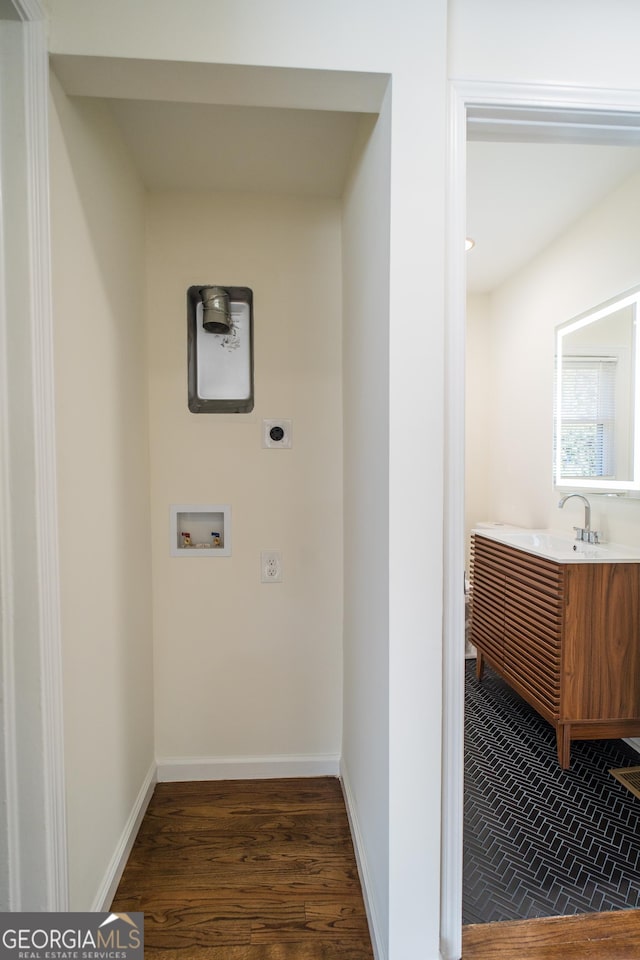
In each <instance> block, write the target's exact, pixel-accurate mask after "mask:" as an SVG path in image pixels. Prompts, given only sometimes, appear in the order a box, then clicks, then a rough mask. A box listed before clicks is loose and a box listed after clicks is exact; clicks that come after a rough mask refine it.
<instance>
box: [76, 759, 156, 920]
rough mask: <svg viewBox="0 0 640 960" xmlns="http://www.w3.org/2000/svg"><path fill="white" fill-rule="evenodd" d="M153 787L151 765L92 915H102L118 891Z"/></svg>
mask: <svg viewBox="0 0 640 960" xmlns="http://www.w3.org/2000/svg"><path fill="white" fill-rule="evenodd" d="M155 785H156V765H155V763H153V764H152V765H151V767H150V768H149V772H148V773H147V775H146V777H145V778H144V782H143V784H142V786H141V787H140V792H139V793H138V796H137V797H136V800H135V803H134V805H133V809H132V810H131V813H130V815H129V819H128V820H127V822H126V824H125V828H124V830H123V831H122V836H121V837H120V841H119V843H118V846H117V847H116V850H115V853H114V854H113V857H112V858H111V862H110V864H109V866H108V867H107V871H106V873H105V875H104V879H103V881H102V883H101V884H100V889H99V890H98V892H97V894H96V896H95V899H94V901H93V906H92V907H91V911H92V912H93V913H103V912H104V911H106V910H108V909H109V908H110V906H111V901H112V900H113V898H114V896H115V892H116V890H117V889H118V884H119V883H120V878H121V876H122V873H123V870H124V868H125V867H126V865H127V860H128V858H129V854H130V853H131V848H132V847H133V843H134V840H135V839H136V835H137V833H138V830H139V829H140V824H141V823H142V818H143V817H144V815H145V812H146V809H147V807H148V806H149V801H150V800H151V795H152V794H153V788H154V787H155Z"/></svg>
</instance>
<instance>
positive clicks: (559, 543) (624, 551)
mask: <svg viewBox="0 0 640 960" xmlns="http://www.w3.org/2000/svg"><path fill="white" fill-rule="evenodd" d="M472 533H474V534H476V535H477V536H480V537H488V538H489V539H490V540H498V541H499V542H500V543H506V544H509V545H510V546H512V547H516V548H517V549H519V550H524V551H525V552H526V553H534V554H535V555H536V556H538V557H546V559H547V560H555V561H556V562H557V563H640V548H638V547H629V546H625V545H624V544H620V543H584V542H583V541H581V540H574V539H572V538H571V537H570V536H569V535H568V534H566V533H564V532H556V531H555V530H527V529H526V528H524V527H511V526H498V525H496V526H486V527H485V526H482V527H475V528H474V529H473V531H472Z"/></svg>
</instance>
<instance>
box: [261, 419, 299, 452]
mask: <svg viewBox="0 0 640 960" xmlns="http://www.w3.org/2000/svg"><path fill="white" fill-rule="evenodd" d="M292 432H293V423H292V421H291V420H263V421H262V446H263V447H268V448H270V449H271V450H290V449H291V444H292Z"/></svg>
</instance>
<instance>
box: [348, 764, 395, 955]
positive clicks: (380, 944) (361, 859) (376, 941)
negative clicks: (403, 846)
mask: <svg viewBox="0 0 640 960" xmlns="http://www.w3.org/2000/svg"><path fill="white" fill-rule="evenodd" d="M340 782H341V784H342V793H343V794H344V802H345V806H346V808H347V816H348V818H349V826H350V828H351V838H352V840H353V847H354V850H355V854H356V863H357V865H358V874H359V876H360V886H361V887H362V896H363V899H364V907H365V910H366V911H367V920H368V922H369V934H370V936H371V946H372V947H373V955H374V957H375V960H386V958H387V952H386V948H385V946H384V941H383V939H382V935H381V932H380V922H379V920H378V913H377V910H376V907H375V904H374V903H373V900H372V899H371V896H370V891H371V889H372V885H371V880H370V876H371V874H370V871H369V868H368V865H367V857H366V853H365V848H364V843H363V840H362V831H361V830H360V823H359V821H358V814H357V808H356V804H355V800H354V796H353V793H352V792H351V786H350V783H349V776H348V774H347V770H346V767H345V764H344V761H342V762H341V764H340Z"/></svg>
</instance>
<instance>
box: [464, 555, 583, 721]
mask: <svg viewBox="0 0 640 960" xmlns="http://www.w3.org/2000/svg"><path fill="white" fill-rule="evenodd" d="M472 569H473V571H474V599H473V605H474V608H478V616H477V620H478V624H477V626H478V629H477V631H476V635H477V639H478V644H477V645H478V646H479V647H480V649H483V650H486V652H487V653H488V654H489V655H490V656H491V654H493V658H494V659H495V639H494V638H495V635H496V633H497V629H498V628H497V624H498V621H499V620H500V618H502V621H503V629H502V632H501V644H500V657H501V659H500V660H499V661H498V666H499V667H500V669H501V672H502V673H503V674H504V677H505V679H506V680H507V681H509V682H510V683H512V684H513V686H515V687H516V688H517V689H518V690H519V692H520V693H522V695H523V696H525V697H526V699H527V700H529V702H531V703H534V704H535V706H536V707H537V708H538V709H539V710H540V711H541V712H542V713H544V714H545V715H546V716H548V717H550V718H557V717H558V716H559V713H560V660H561V657H560V649H561V647H560V644H561V634H562V615H563V614H562V610H563V604H562V594H563V583H564V573H563V568H562V567H561V566H560V565H559V564H557V563H554V562H553V561H550V560H546V559H544V558H542V557H536V556H535V555H534V554H529V553H526V552H524V551H522V550H514V549H513V548H511V547H509V546H507V545H505V544H501V543H499V542H497V541H493V540H490V539H488V538H486V539H485V538H483V537H474V543H473V568H472ZM490 616H492V617H493V619H492V620H489V618H490ZM487 624H490V626H491V627H493V634H492V637H491V638H490V639H491V640H493V643H494V648H493V649H490V648H489V646H488V641H487V637H486V633H487V632H488V631H487ZM474 626H475V619H474ZM472 638H473V634H472Z"/></svg>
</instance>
